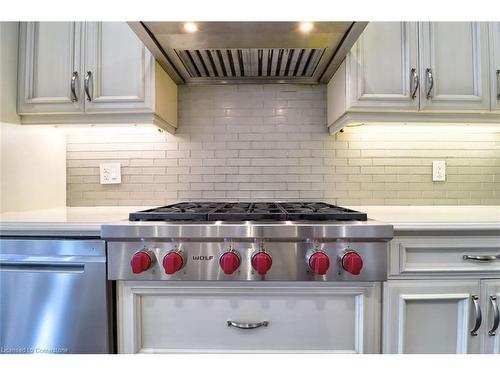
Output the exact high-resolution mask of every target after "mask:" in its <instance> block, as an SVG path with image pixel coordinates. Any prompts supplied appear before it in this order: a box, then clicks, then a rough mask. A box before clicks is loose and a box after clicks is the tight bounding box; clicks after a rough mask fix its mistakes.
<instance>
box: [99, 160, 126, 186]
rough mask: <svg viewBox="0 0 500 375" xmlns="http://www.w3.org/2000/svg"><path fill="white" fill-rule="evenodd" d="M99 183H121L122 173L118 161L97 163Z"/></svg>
mask: <svg viewBox="0 0 500 375" xmlns="http://www.w3.org/2000/svg"><path fill="white" fill-rule="evenodd" d="M99 170H100V177H101V178H100V181H101V184H121V183H122V173H121V166H120V163H107V164H99Z"/></svg>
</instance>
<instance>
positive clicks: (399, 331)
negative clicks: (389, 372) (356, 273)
mask: <svg viewBox="0 0 500 375" xmlns="http://www.w3.org/2000/svg"><path fill="white" fill-rule="evenodd" d="M491 297H493V298H491ZM383 299H384V307H383V310H384V312H383V327H384V328H383V345H382V346H383V349H382V350H383V352H384V353H393V354H394V353H408V354H449V353H460V354H465V353H499V352H500V349H499V347H500V345H499V344H500V342H499V339H498V337H497V334H498V330H496V332H493V331H492V328H495V327H494V321H495V318H494V316H495V311H498V300H499V299H500V280H479V279H462V280H458V279H457V280H390V281H388V282H386V283H385V286H384V296H383ZM492 333H495V334H494V335H492Z"/></svg>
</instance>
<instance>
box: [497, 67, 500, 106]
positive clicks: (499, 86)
mask: <svg viewBox="0 0 500 375" xmlns="http://www.w3.org/2000/svg"><path fill="white" fill-rule="evenodd" d="M497 100H500V69H497Z"/></svg>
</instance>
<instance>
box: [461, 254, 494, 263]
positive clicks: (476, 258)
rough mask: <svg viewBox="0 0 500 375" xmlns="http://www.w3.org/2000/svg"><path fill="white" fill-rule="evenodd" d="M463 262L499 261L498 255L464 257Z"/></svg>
mask: <svg viewBox="0 0 500 375" xmlns="http://www.w3.org/2000/svg"><path fill="white" fill-rule="evenodd" d="M463 260H474V261H478V262H494V261H495V260H500V254H499V255H464V256H463Z"/></svg>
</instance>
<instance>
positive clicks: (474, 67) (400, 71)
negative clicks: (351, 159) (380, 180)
mask: <svg viewBox="0 0 500 375" xmlns="http://www.w3.org/2000/svg"><path fill="white" fill-rule="evenodd" d="M494 27H497V28H498V25H496V24H488V23H486V22H418V23H416V22H373V23H369V24H368V26H367V27H366V29H365V31H364V32H363V34H362V35H361V37H360V38H359V40H358V41H357V42H356V44H355V45H354V46H353V48H352V49H351V51H350V52H349V53H348V55H347V57H346V60H345V61H344V63H343V64H342V65H341V66H340V68H339V69H338V70H337V72H336V73H335V75H334V76H333V78H332V79H331V81H330V82H329V84H328V126H329V127H330V131H331V132H336V131H337V130H339V129H341V128H342V127H343V126H345V125H349V124H360V123H367V122H385V123H387V122H431V121H434V122H454V123H457V122H478V123H497V122H498V121H500V117H499V116H498V112H497V113H495V110H496V109H497V108H494V107H493V105H492V90H491V88H490V86H491V85H490V81H491V73H490V71H491V69H490V59H491V55H492V54H493V52H492V51H493V50H494V48H492V46H493V45H494V44H495V41H493V42H492V41H491V39H492V37H491V36H490V34H492V33H493V34H495V32H492V31H491V28H494ZM496 103H497V101H495V105H496Z"/></svg>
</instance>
